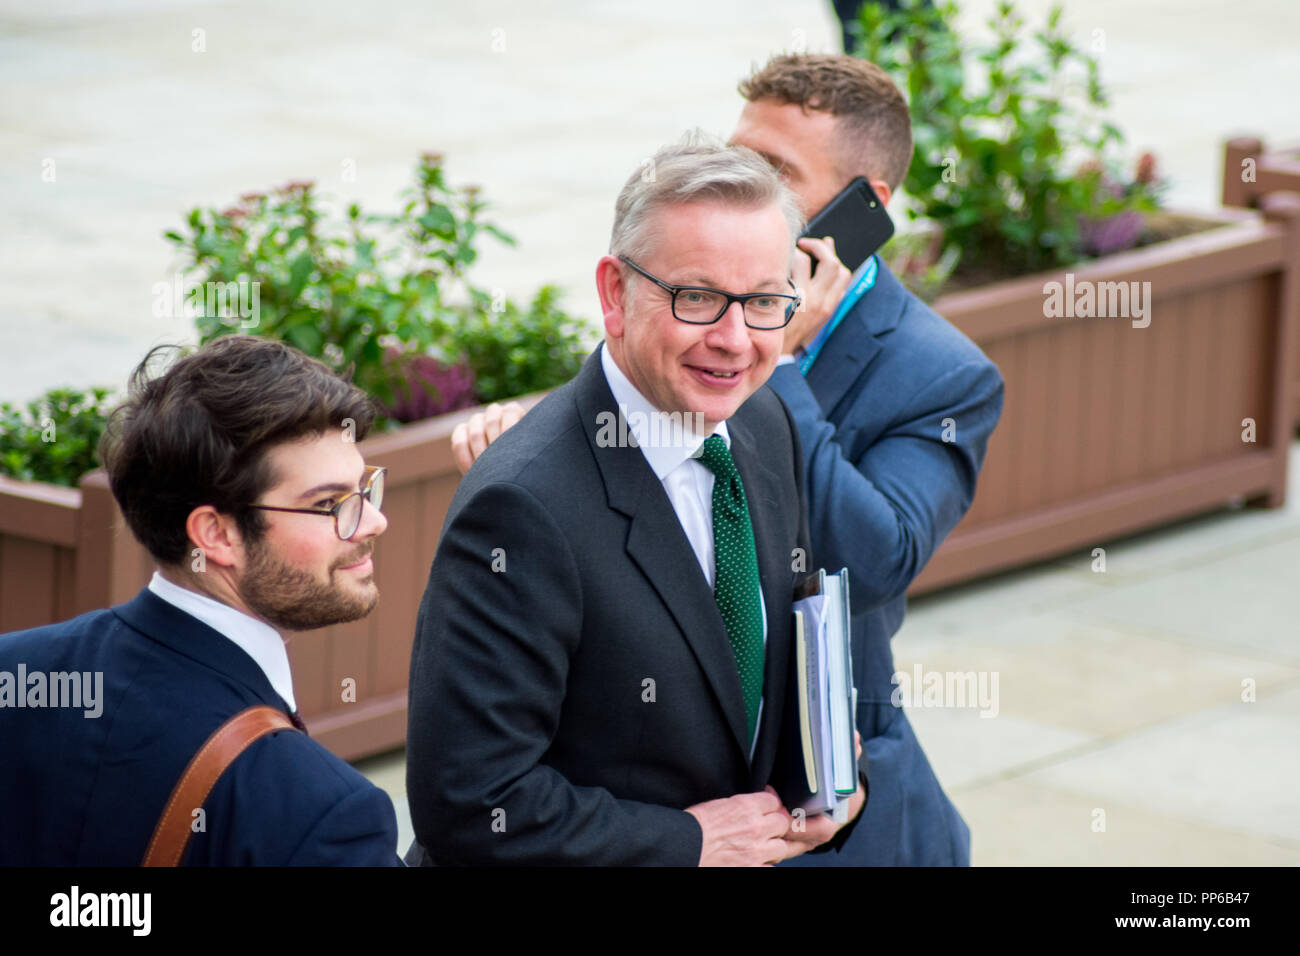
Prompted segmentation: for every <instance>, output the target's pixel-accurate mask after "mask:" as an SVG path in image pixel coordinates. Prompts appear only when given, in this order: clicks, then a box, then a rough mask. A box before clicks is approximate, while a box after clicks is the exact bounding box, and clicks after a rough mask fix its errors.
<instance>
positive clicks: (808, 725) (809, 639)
mask: <svg viewBox="0 0 1300 956" xmlns="http://www.w3.org/2000/svg"><path fill="white" fill-rule="evenodd" d="M851 620H852V618H851V617H850V615H849V572H848V569H847V568H844V569H841V570H840V571H839V573H837V574H827V573H826V572H825V571H821V572H819V573H818V579H817V593H815V594H813V595H812V596H810V597H806V598H803V599H801V600H799V601H796V602H795V604H794V626H795V696H796V698H797V702H798V708H797V730H798V750H799V752H800V755H801V758H802V759H801V760H800V761H796V762H797V763H801V765H802V766H801V767H800V768H799V769H797V770H795V771H794V772H792V773H789V774H787V780H786V788H785V792H783V793H782V800H783V801H784V803H785V805H786V807H787V808H789V809H794V808H795V807H802V808H803V809H804V810H805V811H807V812H808V813H829V814H831V817H832V819H834V820H835V822H837V823H844V822H845V821H847V820H848V810H849V797H851V796H852V795H853V794H854V792H855V791H856V790H857V788H858V761H857V755H856V753H855V748H854V741H853V732H854V729H855V724H856V715H857V704H858V692H857V688H856V687H854V686H853V653H852V637H851V631H850V622H851ZM799 770H801V771H802V773H800V772H799Z"/></svg>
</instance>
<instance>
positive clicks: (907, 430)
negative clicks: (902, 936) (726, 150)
mask: <svg viewBox="0 0 1300 956" xmlns="http://www.w3.org/2000/svg"><path fill="white" fill-rule="evenodd" d="M740 92H741V95H742V96H744V97H745V99H746V100H747V101H748V102H747V103H746V105H745V107H744V109H743V110H742V111H741V115H740V121H739V123H738V124H737V126H736V130H735V132H734V133H733V134H732V142H733V143H736V144H738V145H743V146H748V147H750V148H751V149H753V150H755V151H756V152H758V153H759V154H760V155H762V156H764V157H766V158H767V160H768V161H769V162H771V163H772V164H773V165H774V166H776V167H777V169H779V170H780V171H781V173H782V175H783V176H784V178H785V180H786V183H787V185H789V186H790V188H791V189H792V190H793V191H794V192H795V194H796V195H798V196H799V198H800V200H801V201H802V203H803V211H804V213H805V215H808V216H809V218H810V219H811V218H812V217H813V216H815V215H816V214H817V213H818V212H820V211H822V210H823V209H825V208H826V206H827V205H828V204H829V203H831V201H832V200H834V199H835V197H836V196H837V194H839V193H840V191H841V190H843V189H844V188H845V187H846V186H847V185H848V184H849V183H850V181H852V180H853V179H854V178H855V177H857V176H862V177H864V178H865V179H866V180H867V181H868V182H869V183H870V184H871V189H872V190H873V191H874V192H875V194H876V196H877V197H879V199H880V201H881V203H882V204H883V203H888V202H889V198H890V195H891V194H892V193H893V192H894V190H895V189H897V187H898V185H899V183H901V182H902V180H903V177H904V175H905V174H906V172H907V167H908V163H909V162H910V161H911V157H912V134H911V116H910V114H909V112H908V109H907V103H906V102H905V101H904V99H903V96H902V93H900V92H899V90H898V88H897V87H896V86H895V85H894V84H893V82H892V81H891V80H890V79H889V77H888V76H887V75H886V74H885V73H884V71H883V70H881V69H880V68H879V67H877V66H875V65H874V64H871V63H868V62H866V61H865V60H860V59H856V58H854V57H850V56H832V55H809V56H797V55H782V56H776V57H773V58H772V59H771V60H770V61H769V62H768V63H767V65H766V66H764V67H763V68H762V69H760V70H758V71H756V72H755V73H754V74H753V75H752V76H750V77H749V78H748V79H746V80H745V81H743V82H742V83H741V84H740ZM868 222H869V220H868V219H867V217H866V216H865V215H864V226H867V225H868ZM799 246H800V248H801V249H802V250H803V251H804V252H805V253H806V254H807V255H806V256H801V257H800V261H799V263H798V264H797V266H796V271H795V281H796V283H797V284H799V286H800V288H801V289H802V291H803V294H804V297H805V301H806V302H807V307H806V309H805V310H804V312H803V313H802V314H800V315H799V316H796V318H795V320H794V321H793V322H791V323H790V325H788V326H787V327H786V333H785V343H784V348H783V350H782V351H783V355H782V357H781V359H780V360H779V364H778V366H777V368H776V370H775V371H774V372H773V374H772V378H771V379H770V380H769V383H770V384H771V386H772V387H773V389H775V390H776V392H777V394H779V395H780V396H781V398H782V399H784V401H785V403H786V405H788V406H789V408H790V411H791V413H792V415H793V416H794V420H795V425H796V427H797V429H798V431H799V437H800V440H801V442H802V444H803V453H804V461H805V465H806V469H807V474H806V481H807V487H808V507H809V519H810V530H811V534H812V542H813V549H814V553H815V554H816V555H817V560H818V561H819V562H821V563H823V564H825V565H826V566H827V567H840V566H844V567H847V568H849V575H850V579H851V580H852V582H853V594H852V603H853V656H854V662H853V663H854V680H855V682H856V684H857V687H858V714H857V719H858V731H859V732H860V733H861V734H862V739H863V745H864V747H865V750H866V759H867V763H868V764H869V765H870V767H871V795H870V799H869V800H868V803H867V807H866V809H865V810H864V811H863V815H862V820H861V821H860V822H859V825H858V827H857V828H856V830H855V831H854V832H853V834H852V835H851V836H850V838H849V840H848V841H847V842H846V843H845V845H844V846H843V847H842V848H841V849H839V850H838V851H835V852H833V853H828V854H824V855H822V856H821V857H820V858H819V859H818V860H809V861H807V862H808V863H812V864H814V865H816V864H818V863H820V864H823V865H825V864H832V865H833V864H836V863H838V864H841V865H872V864H875V865H967V864H969V863H970V831H969V829H968V828H967V826H966V823H965V821H963V820H962V818H961V815H960V814H959V813H958V812H957V809H956V807H954V806H953V805H952V802H951V801H950V800H949V799H948V797H947V795H945V794H944V792H943V790H942V788H941V787H940V785H939V781H938V780H937V779H936V777H935V775H934V771H933V770H932V769H931V768H930V764H929V761H928V760H927V759H926V757H925V753H924V751H922V749H921V745H920V742H919V741H918V740H917V739H916V735H915V734H914V733H913V731H912V727H911V725H910V723H909V722H908V720H907V716H906V715H905V714H904V713H903V711H902V709H901V708H896V707H894V706H893V705H892V704H891V702H890V695H891V693H892V691H893V683H892V681H891V677H892V676H893V673H894V661H893V652H892V649H891V647H890V639H891V638H892V637H893V635H894V634H895V633H896V632H897V631H898V628H899V626H900V625H901V624H902V621H903V612H904V607H905V603H906V598H905V592H906V590H907V588H908V586H909V585H910V584H911V583H912V581H913V579H915V577H916V576H917V575H918V574H919V573H920V572H921V570H922V569H923V568H924V567H925V565H926V562H928V561H929V560H930V556H931V555H932V554H933V553H934V551H935V549H936V548H937V547H938V546H939V544H940V543H941V542H942V541H943V539H944V538H945V537H946V536H947V535H948V533H949V532H950V531H951V530H952V529H953V527H954V526H955V525H956V524H957V522H958V521H959V520H961V517H962V515H964V514H965V513H966V511H967V509H969V507H970V504H971V501H972V499H973V498H974V494H975V479H976V476H977V475H978V474H979V469H980V466H981V464H982V463H983V460H984V452H985V449H986V447H987V443H988V438H989V435H990V434H991V433H992V431H993V428H994V426H995V425H996V424H997V421H998V417H999V416H1000V414H1001V411H1002V391H1003V386H1002V377H1001V375H999V374H998V370H997V368H996V367H995V366H994V365H993V363H992V362H990V361H989V360H988V358H987V357H985V356H984V354H983V353H982V352H980V350H979V349H978V348H977V347H976V346H975V345H974V344H973V343H972V342H971V341H970V340H969V339H967V338H966V337H965V336H964V335H962V333H961V332H959V331H958V330H957V329H956V328H955V327H953V326H952V325H950V324H949V323H948V322H946V321H945V320H944V319H942V318H940V317H939V316H938V315H937V314H935V312H934V311H933V310H932V309H930V308H929V307H927V306H926V305H925V304H924V303H922V302H921V301H920V300H919V299H917V298H916V296H914V295H913V294H912V293H911V292H909V291H908V290H907V289H906V288H905V287H904V286H903V285H902V283H901V282H899V281H898V279H896V278H895V277H894V276H893V274H892V273H891V272H890V271H889V269H888V268H887V267H886V266H885V265H884V263H883V262H881V261H880V260H879V259H878V258H877V257H876V256H868V257H867V258H866V260H865V261H864V262H863V263H862V264H861V266H860V267H858V269H857V271H856V272H853V273H850V272H849V270H848V269H847V268H846V267H845V266H844V265H843V264H842V263H840V261H839V259H838V258H837V257H836V254H835V245H834V241H833V239H826V240H821V239H814V238H807V239H803V240H801V241H800V243H799ZM811 259H816V260H817V268H816V272H815V273H813V272H812V265H811Z"/></svg>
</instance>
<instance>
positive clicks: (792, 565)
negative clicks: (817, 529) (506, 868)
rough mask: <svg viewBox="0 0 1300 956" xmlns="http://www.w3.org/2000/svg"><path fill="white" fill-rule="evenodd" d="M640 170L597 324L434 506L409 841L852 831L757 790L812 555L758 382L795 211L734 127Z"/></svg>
mask: <svg viewBox="0 0 1300 956" xmlns="http://www.w3.org/2000/svg"><path fill="white" fill-rule="evenodd" d="M653 170H654V175H653V176H649V177H645V176H642V175H641V173H640V172H638V173H637V174H636V175H634V176H633V177H632V178H631V179H630V180H629V181H628V183H627V185H626V186H625V187H624V188H623V190H622V192H621V193H620V195H619V199H618V203H617V206H616V210H615V219H614V228H613V235H612V238H611V242H610V254H609V255H606V256H604V257H602V258H601V259H600V261H599V263H598V264H597V267H596V284H597V288H598V291H599V294H600V299H601V304H602V307H603V311H604V320H605V332H606V338H605V343H604V345H603V346H602V347H600V348H598V349H597V350H596V352H595V353H593V354H592V356H591V357H590V358H589V359H588V360H587V362H586V363H585V365H584V366H583V368H582V370H581V371H580V372H579V374H578V376H577V377H576V378H575V379H574V380H573V381H572V382H570V383H569V384H567V385H565V386H563V387H561V388H559V389H557V390H556V391H555V392H554V393H552V394H551V395H550V396H548V397H547V398H546V399H545V400H544V401H543V402H542V403H541V404H539V405H538V406H537V408H536V409H534V410H533V411H532V412H531V413H530V414H529V415H528V417H527V418H526V419H525V420H524V421H522V422H521V423H519V424H518V425H516V426H515V427H514V428H512V429H511V430H510V431H509V432H507V433H506V434H504V435H503V436H502V437H501V438H500V439H499V440H498V441H497V442H496V443H495V444H493V445H492V447H491V448H489V449H488V450H487V451H486V452H485V453H484V455H483V456H482V458H481V459H480V460H479V462H478V464H477V465H476V466H475V468H474V469H473V470H472V471H471V472H470V474H469V475H468V476H467V477H466V478H465V479H464V481H462V482H461V485H460V487H459V489H458V490H457V493H456V496H455V498H454V499H453V501H452V504H451V508H450V510H449V512H448V516H447V520H446V524H445V525H444V527H443V534H442V539H441V541H440V543H439V546H438V551H437V555H436V557H435V558H434V562H433V568H432V570H431V572H430V576H429V583H428V587H427V589H426V591H425V595H424V601H423V603H422V605H421V608H420V615H419V621H418V624H417V629H416V637H415V647H414V651H413V656H412V664H411V695H410V716H409V726H408V731H407V790H408V794H409V797H410V803H411V817H412V822H413V823H414V826H415V832H416V837H417V841H418V842H417V845H416V846H414V847H412V850H411V853H410V854H409V855H408V858H407V859H408V862H413V863H414V862H425V863H434V864H533V865H537V864H613V865H628V864H672V865H685V866H694V865H697V864H699V865H763V864H769V863H775V862H777V861H779V860H782V859H786V858H788V857H791V856H794V855H797V854H799V853H802V852H804V851H806V850H809V849H810V848H812V847H815V846H818V845H820V844H823V843H827V842H828V841H831V842H835V841H838V840H840V839H842V838H843V837H844V836H847V830H841V831H840V832H839V833H837V832H836V826H835V824H834V823H833V822H832V821H830V820H829V819H828V818H826V817H820V816H819V817H815V818H809V819H806V820H805V819H802V817H801V816H792V815H791V814H790V813H788V812H787V810H786V808H785V807H783V806H782V805H781V801H780V800H779V799H778V798H777V796H776V795H775V793H774V792H772V791H771V790H770V789H767V784H768V781H769V778H770V776H771V774H772V770H773V766H774V764H775V763H776V761H777V757H778V749H779V744H780V742H781V741H780V736H781V735H780V729H781V727H782V717H783V714H784V712H785V705H786V699H785V692H786V683H787V678H788V673H789V666H790V662H791V660H792V642H793V635H792V633H791V631H792V614H791V601H792V588H793V585H794V583H795V577H796V571H801V570H805V569H806V568H807V566H808V565H807V563H806V560H807V559H806V555H807V538H806V521H805V520H804V507H803V499H802V477H801V467H800V464H799V462H800V458H799V446H798V438H797V435H796V433H795V431H794V427H793V424H792V422H791V420H790V417H789V415H788V413H787V412H786V411H785V409H784V407H783V406H782V405H781V403H780V401H779V400H778V399H777V398H776V396H775V395H774V394H773V393H772V392H771V391H769V390H768V389H766V388H764V387H763V383H764V382H765V381H766V380H767V378H768V376H769V375H770V374H771V372H772V368H773V366H774V365H775V363H776V359H777V356H778V355H779V353H780V351H781V342H782V335H783V331H782V330H783V328H784V326H785V325H786V324H787V323H788V322H789V320H790V318H791V316H792V315H793V313H794V311H795V309H796V307H797V305H798V300H797V297H796V295H795V294H794V289H793V287H792V284H791V282H790V269H791V264H792V259H793V254H794V238H795V236H796V235H797V233H798V229H799V226H800V224H801V220H800V216H799V213H798V210H797V207H796V205H795V202H794V199H793V197H792V196H791V194H790V193H789V192H788V191H787V190H786V189H785V187H783V186H782V185H781V183H780V179H779V177H778V176H777V175H776V173H775V171H774V170H773V169H772V168H771V167H770V166H769V165H768V164H767V163H766V162H764V161H763V160H762V159H761V158H760V157H759V156H758V155H757V154H755V153H753V152H751V151H749V150H744V149H734V148H729V147H724V146H721V145H720V144H718V145H713V144H709V143H699V142H691V141H688V142H686V143H683V144H682V145H678V146H672V147H666V148H665V149H663V150H660V151H659V153H657V154H656V155H655V157H654V159H653ZM656 418H659V419H660V420H661V422H662V421H666V422H667V425H666V426H664V427H659V428H658V429H655V430H653V431H652V430H651V426H650V424H649V423H650V422H653V421H655V420H656ZM611 419H618V420H620V421H621V422H623V423H624V424H625V427H624V428H606V427H603V425H604V424H605V423H608V422H609V421H610V420H611ZM624 436H627V438H626V440H625V439H624ZM799 549H803V550H802V551H800V550H799ZM864 799H865V792H864V789H863V788H862V787H859V790H858V792H857V794H856V795H855V797H854V800H853V806H852V816H853V817H854V818H855V817H856V815H857V813H858V812H859V811H860V809H861V806H862V803H863V800H864Z"/></svg>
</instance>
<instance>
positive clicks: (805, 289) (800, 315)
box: [781, 236, 853, 354]
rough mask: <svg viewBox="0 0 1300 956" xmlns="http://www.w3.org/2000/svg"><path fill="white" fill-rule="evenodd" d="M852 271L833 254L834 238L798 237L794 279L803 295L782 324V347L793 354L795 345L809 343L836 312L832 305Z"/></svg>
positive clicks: (835, 303) (846, 289) (841, 295)
mask: <svg viewBox="0 0 1300 956" xmlns="http://www.w3.org/2000/svg"><path fill="white" fill-rule="evenodd" d="M813 259H816V260H817V274H816V275H812V260H813ZM852 280H853V273H852V272H850V271H849V270H848V268H847V267H846V266H845V265H844V263H842V262H840V259H839V256H837V255H836V254H835V240H834V239H832V238H831V237H830V236H827V237H826V238H825V239H800V240H799V250H798V251H797V252H796V253H795V257H794V283H795V285H796V286H798V287H799V291H800V293H801V294H802V295H803V305H802V306H800V307H799V311H797V312H795V314H794V318H792V319H791V320H790V324H789V325H787V326H786V327H785V341H784V344H783V345H782V346H781V351H782V352H784V353H786V354H792V353H793V352H794V350H795V349H796V348H799V347H804V348H806V347H807V346H808V343H809V342H811V341H812V340H813V339H815V338H816V337H817V333H818V332H820V331H821V330H822V326H823V325H825V324H826V321H827V320H828V319H829V318H830V317H831V316H832V315H834V314H835V307H836V306H838V305H839V304H840V300H841V299H843V298H844V293H846V292H848V291H849V283H850V282H851V281H852Z"/></svg>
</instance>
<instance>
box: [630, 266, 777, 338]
mask: <svg viewBox="0 0 1300 956" xmlns="http://www.w3.org/2000/svg"><path fill="white" fill-rule="evenodd" d="M618 258H619V260H620V261H622V262H625V263H627V264H628V265H629V266H631V267H632V268H633V269H635V270H636V271H637V272H639V273H640V274H641V275H643V276H645V277H646V278H647V279H649V280H650V281H651V282H653V283H654V284H655V285H657V286H659V288H661V289H663V290H664V291H665V292H667V293H669V294H670V295H671V296H672V309H673V318H675V319H677V321H679V322H689V323H690V324H691V325H712V324H713V323H714V322H716V321H718V319H720V318H722V317H723V316H724V315H726V313H727V310H728V309H729V308H731V303H733V302H739V303H740V308H741V311H742V312H743V313H744V315H745V324H746V325H747V326H749V327H750V328H751V329H762V330H770V329H783V328H785V327H786V326H787V325H789V324H790V319H791V318H792V317H793V316H794V313H795V310H796V309H797V308H799V303H800V301H801V300H800V298H799V295H798V294H797V290H796V294H795V295H785V294H784V293H780V292H748V293H746V294H744V295H733V294H732V293H730V292H724V291H723V290H722V289H710V288H708V287H707V286H696V285H670V284H669V283H667V282H665V281H664V280H663V279H660V278H659V277H658V276H653V275H651V274H650V273H648V272H646V271H645V270H644V269H642V268H641V267H640V266H639V265H637V264H636V263H635V262H633V261H632V260H631V259H629V258H628V257H627V256H619V257H618ZM786 281H788V282H789V283H790V288H792V289H793V288H795V285H794V282H793V281H792V280H789V279H787V280H786Z"/></svg>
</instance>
